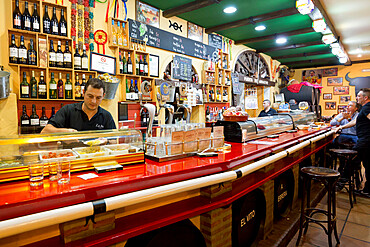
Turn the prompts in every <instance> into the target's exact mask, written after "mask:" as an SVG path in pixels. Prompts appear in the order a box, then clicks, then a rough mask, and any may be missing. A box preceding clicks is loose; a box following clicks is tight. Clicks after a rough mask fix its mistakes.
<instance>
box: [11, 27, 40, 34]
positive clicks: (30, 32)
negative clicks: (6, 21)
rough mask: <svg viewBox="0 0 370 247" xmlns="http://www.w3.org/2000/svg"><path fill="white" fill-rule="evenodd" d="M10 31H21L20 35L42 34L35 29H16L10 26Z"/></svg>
mask: <svg viewBox="0 0 370 247" xmlns="http://www.w3.org/2000/svg"><path fill="white" fill-rule="evenodd" d="M9 32H14V33H19V35H23V34H25V33H26V34H32V35H36V34H42V33H40V32H34V31H28V30H23V29H16V28H10V29H9Z"/></svg>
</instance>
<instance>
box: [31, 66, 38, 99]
mask: <svg viewBox="0 0 370 247" xmlns="http://www.w3.org/2000/svg"><path fill="white" fill-rule="evenodd" d="M30 87H31V98H34V99H36V98H37V81H36V78H35V71H33V70H32V77H31V81H30Z"/></svg>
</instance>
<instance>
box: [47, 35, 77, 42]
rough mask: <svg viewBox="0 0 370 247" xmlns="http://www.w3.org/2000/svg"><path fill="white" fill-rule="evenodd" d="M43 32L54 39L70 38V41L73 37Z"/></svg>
mask: <svg viewBox="0 0 370 247" xmlns="http://www.w3.org/2000/svg"><path fill="white" fill-rule="evenodd" d="M43 34H44V35H47V36H48V37H49V38H52V39H63V40H68V41H71V40H72V39H71V38H68V37H66V36H60V35H54V34H48V33H43Z"/></svg>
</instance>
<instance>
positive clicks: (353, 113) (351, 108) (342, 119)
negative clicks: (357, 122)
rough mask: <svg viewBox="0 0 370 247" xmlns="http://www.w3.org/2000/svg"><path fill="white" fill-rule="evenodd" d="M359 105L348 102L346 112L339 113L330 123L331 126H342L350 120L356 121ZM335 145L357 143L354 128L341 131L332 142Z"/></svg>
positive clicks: (354, 102)
mask: <svg viewBox="0 0 370 247" xmlns="http://www.w3.org/2000/svg"><path fill="white" fill-rule="evenodd" d="M360 107H361V105H360V104H358V103H357V102H356V101H350V102H349V103H348V106H347V111H346V112H342V113H339V114H338V115H337V116H335V117H334V118H333V120H331V121H330V125H331V126H343V125H346V124H347V123H349V122H350V121H351V120H352V119H356V118H357V115H358V111H359V109H360ZM334 143H335V144H339V145H340V144H343V143H353V144H356V143H357V136H356V126H353V127H351V128H347V129H343V130H342V133H341V134H340V135H339V136H337V137H336V138H335V140H334Z"/></svg>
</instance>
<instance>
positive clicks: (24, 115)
mask: <svg viewBox="0 0 370 247" xmlns="http://www.w3.org/2000/svg"><path fill="white" fill-rule="evenodd" d="M22 108H23V111H22V116H21V128H22V127H26V126H30V117H29V116H28V115H27V110H26V106H25V105H23V106H22ZM21 133H23V131H21Z"/></svg>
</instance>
